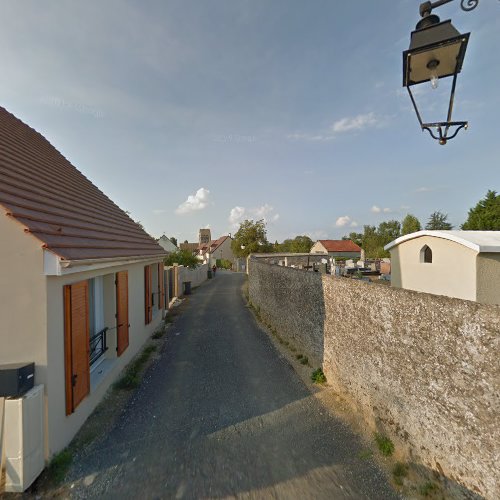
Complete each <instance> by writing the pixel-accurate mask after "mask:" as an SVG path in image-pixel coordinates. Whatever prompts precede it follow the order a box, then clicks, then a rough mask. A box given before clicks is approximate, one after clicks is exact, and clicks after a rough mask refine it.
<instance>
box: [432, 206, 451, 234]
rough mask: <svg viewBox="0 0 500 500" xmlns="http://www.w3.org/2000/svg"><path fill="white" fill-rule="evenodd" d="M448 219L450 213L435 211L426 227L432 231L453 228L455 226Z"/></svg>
mask: <svg viewBox="0 0 500 500" xmlns="http://www.w3.org/2000/svg"><path fill="white" fill-rule="evenodd" d="M447 219H448V214H443V213H442V212H439V211H437V212H433V213H432V214H431V216H430V217H429V222H427V224H426V225H425V229H430V230H431V231H439V230H448V229H453V226H452V225H451V224H450V223H449V222H448V220H447Z"/></svg>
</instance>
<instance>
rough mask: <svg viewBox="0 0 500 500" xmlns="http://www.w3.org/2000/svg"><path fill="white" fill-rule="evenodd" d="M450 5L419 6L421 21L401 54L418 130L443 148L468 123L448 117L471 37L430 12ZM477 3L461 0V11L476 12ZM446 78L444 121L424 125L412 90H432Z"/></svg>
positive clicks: (440, 1)
mask: <svg viewBox="0 0 500 500" xmlns="http://www.w3.org/2000/svg"><path fill="white" fill-rule="evenodd" d="M452 1H453V0H437V1H435V2H424V3H423V4H421V5H420V16H421V17H422V19H421V20H420V21H419V22H418V23H417V26H416V28H415V31H413V32H412V33H411V39H410V48H409V49H408V50H405V51H404V52H403V86H404V87H406V88H407V89H408V93H409V95H410V99H411V102H412V104H413V107H414V109H415V113H416V114H417V118H418V121H419V123H420V127H421V128H422V130H427V131H428V132H429V134H430V135H431V136H432V137H433V138H434V139H436V140H438V141H439V144H442V145H444V144H446V143H447V141H449V140H451V139H453V138H454V137H455V136H456V135H457V134H458V132H459V131H460V130H461V129H467V127H468V123H467V122H463V121H452V119H451V115H452V112H453V102H454V99H455V86H456V82H457V75H458V73H460V71H461V70H462V64H463V62H464V57H465V51H466V49H467V43H468V41H469V36H470V33H465V34H461V33H460V32H459V31H458V30H457V29H456V28H455V27H454V26H453V25H452V24H451V21H450V20H447V21H442V22H441V21H440V19H439V17H438V16H436V15H435V14H432V9H433V8H435V7H439V6H441V5H444V4H446V3H449V2H452ZM478 3H479V0H461V7H462V10H465V11H470V10H473V9H475V8H476V7H477V5H478ZM449 76H452V77H453V82H452V85H451V93H450V101H449V104H448V115H447V118H446V121H441V122H430V123H424V122H423V121H422V117H421V116H420V112H419V110H418V108H417V104H416V102H415V98H414V97H413V93H412V91H411V87H412V86H413V85H419V84H421V83H425V82H430V84H431V87H432V88H434V89H435V88H437V86H438V82H439V80H440V79H443V78H447V77H449Z"/></svg>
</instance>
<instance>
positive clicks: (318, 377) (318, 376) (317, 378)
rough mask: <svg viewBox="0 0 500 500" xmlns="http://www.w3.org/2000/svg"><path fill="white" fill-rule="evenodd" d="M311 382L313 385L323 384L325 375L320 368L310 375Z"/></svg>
mask: <svg viewBox="0 0 500 500" xmlns="http://www.w3.org/2000/svg"><path fill="white" fill-rule="evenodd" d="M311 380H312V381H313V382H314V383H315V384H325V383H326V377H325V374H324V373H323V370H322V369H321V368H317V369H316V370H314V371H313V372H312V375H311Z"/></svg>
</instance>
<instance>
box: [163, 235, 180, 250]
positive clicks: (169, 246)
mask: <svg viewBox="0 0 500 500" xmlns="http://www.w3.org/2000/svg"><path fill="white" fill-rule="evenodd" d="M158 245H160V246H161V247H162V248H163V250H165V252H167V253H173V252H178V251H179V248H178V247H177V246H176V245H174V244H173V243H172V240H171V239H170V238H167V236H165V235H163V236H162V237H161V238H159V239H158Z"/></svg>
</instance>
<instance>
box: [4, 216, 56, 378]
mask: <svg viewBox="0 0 500 500" xmlns="http://www.w3.org/2000/svg"><path fill="white" fill-rule="evenodd" d="M0 235H2V242H1V244H0V266H1V268H0V364H10V363H18V362H19V363H24V362H32V361H34V362H35V384H46V383H47V353H46V344H47V340H46V336H47V309H46V304H47V293H46V287H45V279H46V278H45V275H44V274H43V250H42V244H41V242H40V241H38V240H37V239H36V238H34V237H33V236H31V235H30V234H26V233H25V232H24V231H23V226H22V225H21V224H19V223H18V222H17V221H15V220H12V219H10V218H9V217H7V216H5V214H4V211H3V209H1V208H0Z"/></svg>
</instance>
